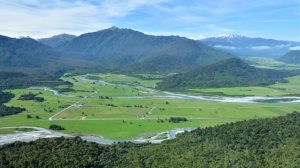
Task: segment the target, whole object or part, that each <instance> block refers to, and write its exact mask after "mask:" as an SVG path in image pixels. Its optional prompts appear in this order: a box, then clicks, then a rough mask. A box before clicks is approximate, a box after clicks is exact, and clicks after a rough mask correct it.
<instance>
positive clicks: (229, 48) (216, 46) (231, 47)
mask: <svg viewBox="0 0 300 168" xmlns="http://www.w3.org/2000/svg"><path fill="white" fill-rule="evenodd" d="M214 47H215V48H221V49H227V50H236V49H237V48H236V47H234V46H226V45H214Z"/></svg>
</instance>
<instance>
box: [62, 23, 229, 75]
mask: <svg viewBox="0 0 300 168" xmlns="http://www.w3.org/2000/svg"><path fill="white" fill-rule="evenodd" d="M57 49H58V50H59V51H60V52H62V53H64V54H65V55H67V56H68V57H71V58H79V59H83V60H90V61H91V60H92V61H94V62H99V63H100V64H101V65H102V66H107V67H112V68H118V69H122V70H126V71H128V70H129V71H134V72H135V71H147V72H166V71H167V72H168V71H177V72H178V71H180V70H184V69H191V68H192V67H195V66H196V65H206V64H210V63H215V62H218V61H220V60H224V59H227V58H230V57H232V55H230V54H227V53H224V52H221V51H218V50H215V49H213V48H211V47H208V46H206V45H204V44H201V43H198V42H196V41H194V40H190V39H187V38H183V37H178V36H151V35H146V34H144V33H141V32H138V31H134V30H131V29H120V28H117V27H112V28H109V29H105V30H101V31H97V32H93V33H86V34H83V35H80V36H78V37H76V38H74V39H73V40H72V41H70V42H68V43H64V44H63V45H61V46H59V47H58V48H57Z"/></svg>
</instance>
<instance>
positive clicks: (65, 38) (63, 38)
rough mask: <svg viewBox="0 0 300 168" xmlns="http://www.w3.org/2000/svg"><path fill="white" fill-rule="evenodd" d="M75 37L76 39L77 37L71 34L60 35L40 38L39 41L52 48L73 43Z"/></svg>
mask: <svg viewBox="0 0 300 168" xmlns="http://www.w3.org/2000/svg"><path fill="white" fill-rule="evenodd" d="M75 37H76V36H75V35H71V34H59V35H55V36H52V37H49V38H40V39H37V41H38V42H41V43H43V44H44V45H47V46H50V47H58V46H60V45H62V44H64V43H66V42H69V41H71V40H72V39H74V38H75Z"/></svg>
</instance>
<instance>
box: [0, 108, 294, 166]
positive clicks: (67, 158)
mask: <svg viewBox="0 0 300 168" xmlns="http://www.w3.org/2000/svg"><path fill="white" fill-rule="evenodd" d="M123 122H124V121H123ZM299 156H300V113H297V112H294V113H292V114H288V115H287V116H284V117H277V118H270V119H256V120H249V121H241V122H237V123H229V124H224V125H221V126H217V127H209V128H203V129H197V130H195V131H192V132H190V133H188V132H186V133H183V134H180V135H178V137H177V138H176V139H174V140H171V141H166V142H163V143H162V144H157V145H152V144H132V143H120V144H115V145H111V146H108V145H99V144H96V143H92V142H85V141H83V140H81V139H80V138H54V139H39V140H37V141H34V142H29V143H24V142H16V143H13V144H9V145H4V146H2V147H1V148H0V165H2V167H180V168H182V167H205V168H206V167H270V168H274V167H299V165H300V158H299Z"/></svg>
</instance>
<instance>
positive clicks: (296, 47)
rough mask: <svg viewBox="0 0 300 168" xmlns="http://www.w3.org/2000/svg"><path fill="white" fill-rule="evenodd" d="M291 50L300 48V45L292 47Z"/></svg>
mask: <svg viewBox="0 0 300 168" xmlns="http://www.w3.org/2000/svg"><path fill="white" fill-rule="evenodd" d="M289 50H290V51H293V50H300V46H294V47H290V48H289Z"/></svg>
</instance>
